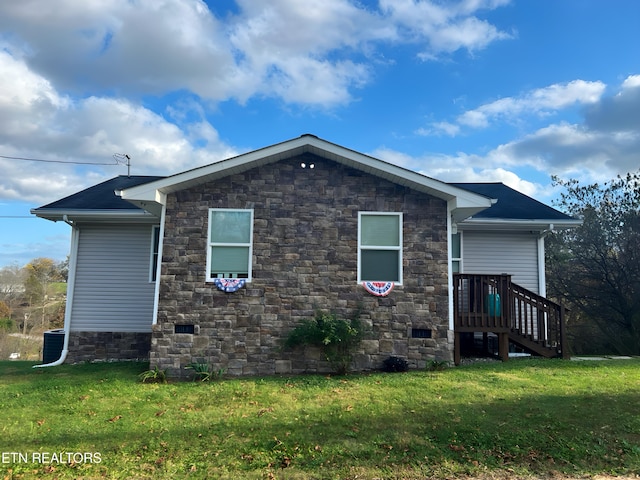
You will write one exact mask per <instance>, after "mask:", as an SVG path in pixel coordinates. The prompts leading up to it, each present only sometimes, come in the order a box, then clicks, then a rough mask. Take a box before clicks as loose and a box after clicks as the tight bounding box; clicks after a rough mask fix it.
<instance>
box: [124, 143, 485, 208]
mask: <svg viewBox="0 0 640 480" xmlns="http://www.w3.org/2000/svg"><path fill="white" fill-rule="evenodd" d="M305 153H311V154H314V155H317V156H319V157H322V158H326V159H328V160H332V161H334V162H337V163H340V164H342V165H346V166H349V167H351V168H355V169H357V170H360V171H363V172H366V173H369V174H371V175H374V176H378V177H380V178H384V179H386V180H389V181H391V182H393V183H397V184H399V185H404V186H406V187H409V188H412V189H414V190H418V191H421V192H424V193H427V194H430V195H433V196H435V197H437V198H441V199H443V200H446V201H447V202H449V205H450V208H451V211H452V215H453V216H454V219H456V220H462V219H463V218H466V217H469V216H471V215H473V214H475V213H477V212H479V211H480V210H484V209H486V208H488V207H490V206H491V204H492V200H491V199H490V198H487V197H485V196H482V195H478V194H476V193H474V192H471V191H469V190H465V189H462V188H458V187H456V186H455V185H450V184H447V183H445V182H441V181H439V180H435V179H433V178H430V177H427V176H425V175H422V174H419V173H417V172H414V171H411V170H407V169H405V168H402V167H398V166H396V165H393V164H391V163H387V162H384V161H382V160H379V159H377V158H373V157H370V156H368V155H364V154H362V153H358V152H356V151H354V150H350V149H348V148H345V147H342V146H340V145H336V144H335V143H331V142H328V141H326V140H322V139H320V138H318V137H316V136H315V135H309V134H306V135H302V136H300V137H298V138H294V139H292V140H288V141H286V142H282V143H278V144H275V145H271V146H269V147H265V148H262V149H259V150H254V151H252V152H249V153H245V154H243V155H239V156H236V157H232V158H229V159H227V160H222V161H220V162H216V163H212V164H210V165H206V166H204V167H199V168H195V169H193V170H188V171H186V172H182V173H178V174H176V175H172V176H170V177H166V178H163V179H160V180H157V181H155V182H150V183H145V184H142V185H139V186H134V187H130V188H124V189H123V190H122V191H121V192H119V194H120V195H121V196H122V198H123V199H125V200H128V201H130V202H132V203H134V204H136V205H138V206H140V207H141V208H144V209H146V210H148V211H151V212H153V213H155V214H157V215H159V213H160V211H161V207H162V205H163V204H164V203H165V202H166V195H167V194H169V193H172V192H176V191H179V190H183V189H185V188H189V187H193V186H196V185H201V184H203V183H206V182H210V181H212V180H216V179H218V178H222V177H226V176H229V175H233V174H236V173H240V172H244V171H246V170H249V169H252V168H256V167H259V166H262V165H267V164H270V163H274V162H278V161H281V160H285V159H289V158H293V157H296V156H299V155H302V154H305Z"/></svg>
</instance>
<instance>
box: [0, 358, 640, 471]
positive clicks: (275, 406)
mask: <svg viewBox="0 0 640 480" xmlns="http://www.w3.org/2000/svg"><path fill="white" fill-rule="evenodd" d="M31 365H33V363H30V362H0V409H1V412H2V417H1V418H2V421H1V422H0V455H2V457H0V478H56V479H71V478H122V479H125V478H126V479H130V478H134V479H143V478H167V479H177V478H238V479H262V478H285V479H311V478H313V479H316V478H317V479H325V478H326V479H334V478H336V479H337V478H341V479H347V478H349V479H356V478H358V479H362V478H364V479H368V478H371V479H372V478H406V479H418V478H425V477H433V478H452V477H456V476H465V475H470V476H474V475H477V476H483V475H484V476H489V477H491V476H493V475H508V476H509V477H514V476H521V477H527V476H535V475H538V476H540V475H549V474H554V475H559V474H564V475H574V476H581V475H595V474H613V475H622V474H629V473H633V472H638V471H640V446H639V445H640V361H638V360H624V361H623V360H611V361H602V362H598V361H590V362H569V361H559V360H558V361H555V360H553V361H550V360H518V361H511V362H507V363H490V364H475V365H469V366H463V367H457V368H451V369H446V370H443V371H437V372H427V371H412V372H408V373H387V374H385V373H372V374H367V375H350V376H346V377H325V376H315V375H314V376H297V377H267V378H244V379H223V380H220V381H215V382H204V383H203V382H181V383H168V384H150V383H140V382H139V381H138V375H139V374H140V373H141V372H143V371H144V370H146V369H147V368H148V366H147V365H146V364H141V363H120V364H86V365H76V366H61V367H55V368H48V369H31V368H30V367H31ZM54 454H55V455H57V459H58V461H52V460H53V455H54ZM78 454H83V455H84V454H88V455H89V456H86V457H85V456H78ZM96 454H97V455H96ZM19 455H23V457H20V456H19ZM34 455H35V457H34ZM47 456H48V458H47ZM43 459H44V460H48V461H46V462H45V461H43ZM23 460H24V461H23ZM72 460H76V461H75V463H74V462H73V461H72ZM97 460H99V463H97Z"/></svg>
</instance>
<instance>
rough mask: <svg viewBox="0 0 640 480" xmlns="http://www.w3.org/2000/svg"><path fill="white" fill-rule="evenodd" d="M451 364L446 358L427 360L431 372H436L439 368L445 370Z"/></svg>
mask: <svg viewBox="0 0 640 480" xmlns="http://www.w3.org/2000/svg"><path fill="white" fill-rule="evenodd" d="M448 366H449V362H447V361H446V360H429V361H428V362H427V366H426V368H427V370H428V371H430V372H435V371H439V370H444V369H445V368H447V367H448Z"/></svg>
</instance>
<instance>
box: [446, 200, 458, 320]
mask: <svg viewBox="0 0 640 480" xmlns="http://www.w3.org/2000/svg"><path fill="white" fill-rule="evenodd" d="M452 213H453V212H452V211H451V202H447V288H448V289H449V295H448V297H449V298H448V303H449V330H451V331H452V332H453V330H454V325H453V262H452V260H451V258H452V255H453V250H452V248H451V236H452V235H453V233H454V229H457V226H456V225H454V224H453V219H452Z"/></svg>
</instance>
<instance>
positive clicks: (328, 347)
mask: <svg viewBox="0 0 640 480" xmlns="http://www.w3.org/2000/svg"><path fill="white" fill-rule="evenodd" d="M363 336H364V331H363V328H362V325H361V322H360V320H359V315H356V316H354V318H352V319H351V320H350V321H347V320H343V319H340V318H337V316H336V315H335V314H333V313H331V314H329V313H323V312H321V311H319V310H318V311H317V312H316V315H315V317H314V318H313V319H312V320H310V319H304V320H302V322H301V323H300V325H298V326H297V327H295V328H294V329H293V330H292V331H291V332H290V333H289V336H288V337H287V339H286V341H285V344H284V346H285V348H287V349H292V348H295V347H299V346H307V345H309V346H314V347H318V348H320V350H321V351H322V353H323V354H324V356H325V358H326V359H327V361H328V362H329V364H330V365H331V368H332V369H333V370H334V372H335V373H337V374H338V375H344V374H345V373H347V372H348V371H349V368H350V366H351V360H352V358H353V353H354V350H355V349H356V347H357V346H358V345H359V344H360V341H361V340H362V338H363Z"/></svg>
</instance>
